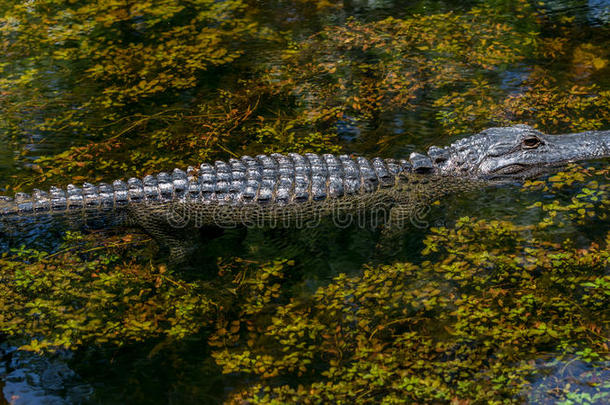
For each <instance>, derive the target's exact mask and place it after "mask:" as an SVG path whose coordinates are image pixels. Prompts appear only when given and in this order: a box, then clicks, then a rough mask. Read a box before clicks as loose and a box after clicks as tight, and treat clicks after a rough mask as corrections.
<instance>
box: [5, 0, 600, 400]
mask: <svg viewBox="0 0 610 405" xmlns="http://www.w3.org/2000/svg"><path fill="white" fill-rule="evenodd" d="M268 3H269V7H276V8H277V9H276V10H275V13H273V14H272V15H271V14H270V15H262V14H261V15H258V16H257V18H258V19H259V20H260V21H262V22H264V23H265V24H270V25H276V26H277V27H283V28H284V29H286V30H288V29H291V30H292V31H291V32H292V35H293V36H294V38H293V40H294V41H295V42H298V41H301V40H308V39H309V38H312V36H314V35H316V33H318V32H319V31H321V30H322V29H323V27H325V26H331V25H339V26H342V25H343V26H346V27H349V24H350V23H351V22H353V21H359V22H361V23H368V22H374V21H378V20H381V19H384V18H387V17H390V16H391V17H394V18H408V17H411V16H413V15H422V16H427V15H434V14H438V13H445V12H449V11H453V12H454V13H456V14H459V13H463V12H465V11H467V10H469V9H470V8H471V7H472V6H473V5H475V4H479V2H476V1H459V2H458V1H456V2H451V1H418V2H411V1H404V2H401V1H389V0H388V1H385V0H381V1H358V0H353V1H345V2H344V3H343V7H342V11H340V12H336V11H328V13H327V15H325V14H324V13H318V14H317V16H316V18H308V17H306V16H302V15H299V14H298V13H299V10H294V9H290V8H286V9H284V4H283V3H282V2H268ZM271 3H273V4H275V6H273V4H271ZM276 3H277V4H276ZM497 3H498V7H502V6H503V5H504V3H506V2H500V1H498V2H497ZM534 8H535V9H536V10H537V12H540V13H543V15H544V16H545V17H544V19H540V20H532V21H530V23H531V24H532V27H531V29H532V30H537V31H538V32H540V33H542V34H543V35H544V36H546V37H548V38H552V37H554V36H556V37H561V38H562V40H563V41H564V46H566V47H569V48H570V49H573V50H575V51H572V52H570V53H569V55H567V56H565V57H559V58H556V59H554V60H553V62H552V63H551V64H549V62H548V60H549V59H548V58H547V59H545V58H543V57H542V56H540V55H535V54H529V55H526V57H524V58H523V59H521V60H519V61H517V62H507V63H498V64H497V65H496V67H495V68H494V69H491V70H490V71H486V72H480V71H468V72H465V73H464V76H463V80H465V81H466V79H473V78H476V79H477V80H480V82H481V83H483V82H485V83H486V84H484V85H483V84H481V86H489V88H490V89H491V90H490V93H491V94H493V98H494V99H497V100H502V99H505V98H507V97H508V96H510V95H518V94H521V93H523V92H525V91H526V90H527V87H528V86H529V85H530V84H526V82H527V79H528V78H529V77H531V76H532V75H534V74H535V70H536V69H539V67H540V66H544V68H545V69H547V70H546V73H545V75H547V76H548V77H550V78H552V79H553V80H554V81H555V82H554V85H555V86H556V87H555V88H556V89H564V90H566V89H570V88H571V87H572V86H573V85H581V86H590V85H593V84H594V85H595V86H597V91H598V92H601V91H604V90H605V91H606V92H610V69H608V67H607V65H608V64H610V53H608V49H610V1H605V0H589V1H567V0H566V1H551V0H547V1H536V2H535V5H534ZM505 10H506V13H507V14H506V16H505V17H506V18H507V19H510V18H511V14H510V12H511V10H510V7H507V8H505ZM524 24H525V23H524ZM295 26H296V27H297V28H295ZM431 30H434V27H431ZM524 31H527V29H526V30H524ZM500 40H501V39H500ZM508 45H509V46H511V44H508ZM243 46H244V47H248V46H251V47H252V49H247V51H248V52H247V54H248V55H249V57H253V56H252V55H256V54H257V51H258V49H259V48H257V47H260V46H261V45H260V43H256V42H252V43H250V44H249V43H245V44H244V45H243ZM265 46H268V45H265ZM579 50H580V51H579ZM588 51H590V53H592V54H594V55H595V56H593V57H590V58H589V59H587V57H588V56H583V57H582V58H583V62H580V64H579V63H576V62H574V60H573V58H575V56H574V55H575V54H579V53H578V52H580V53H582V54H586V52H588ZM261 52H262V49H261ZM596 52H598V53H597V54H596ZM335 56H336V55H335ZM342 57H343V58H352V57H353V58H358V57H359V56H358V55H355V54H353V53H346V54H345V55H343V56H342ZM591 58H592V59H591ZM595 58H598V59H595ZM329 59H332V58H331V57H330V56H329ZM591 61H593V62H591ZM39 63H44V60H41V61H39ZM251 63H253V62H251ZM268 63H269V65H270V66H269V69H270V70H272V69H273V68H278V67H279V68H281V67H282V63H283V61H282V59H281V58H279V57H278V58H277V59H274V58H269V62H268ZM587 63H589V64H592V66H597V67H594V68H590V66H589V65H587ZM575 66H576V67H575ZM217 69H222V67H218V68H217ZM574 69H577V70H578V69H581V70H579V71H577V72H575V71H574ZM49 77H51V75H49ZM49 80H52V79H49ZM224 80H228V79H226V78H225V79H224ZM316 80H319V81H320V82H323V81H324V80H326V79H325V78H324V77H321V76H313V77H312V78H310V79H309V81H310V82H311V83H313V84H314V86H313V87H312V88H315V85H316V84H318V83H317V82H316ZM45 85H46V86H50V87H51V88H53V86H54V84H53V83H46V84H45ZM215 85H219V86H220V83H215V82H213V81H210V83H209V86H210V87H211V88H214V86H215ZM55 89H56V91H58V92H66V91H69V89H67V88H65V87H62V86H60V85H58V86H57V87H55ZM475 90H476V89H475ZM79 91H82V87H81V88H79ZM304 91H307V88H306V89H305V90H304ZM443 91H447V90H446V89H444V88H436V89H431V90H429V92H428V93H425V94H420V95H419V96H418V98H417V99H416V100H415V101H413V103H415V104H416V107H414V108H399V109H390V108H388V112H387V113H385V112H382V113H381V114H379V115H376V116H375V117H373V118H372V119H368V120H363V119H355V118H353V117H351V116H350V115H349V114H344V116H343V117H342V119H341V120H339V121H337V122H336V124H335V126H334V128H333V129H332V130H333V131H335V132H336V133H338V134H339V135H340V136H339V139H340V142H341V145H339V146H340V148H341V149H342V150H344V151H346V152H348V153H354V154H362V155H365V156H376V155H380V156H384V157H404V156H408V155H409V154H410V153H411V152H412V151H415V150H420V151H421V150H426V149H427V148H428V147H429V146H431V145H433V144H436V145H444V144H447V143H449V142H452V141H454V140H455V139H456V137H457V136H461V135H464V134H466V133H468V131H467V130H456V131H455V133H453V132H452V131H451V127H452V126H453V124H451V123H450V124H447V123H446V122H445V123H443V121H442V119H441V118H439V114H440V112H439V111H442V110H445V111H450V110H451V108H453V107H450V106H449V107H440V106H439V103H438V102H437V100H439V98H440V97H442V96H443V95H445V94H442V93H443ZM566 91H567V90H566ZM447 92H448V91H447ZM477 94H478V93H477ZM485 94H487V93H485ZM447 95H448V94H447ZM191 96H193V95H191ZM299 96H300V97H303V94H300V95H299ZM318 96H319V95H312V98H315V97H318ZM183 97H185V98H187V97H189V96H186V95H183ZM193 97H195V96H193ZM295 97H296V96H295ZM477 97H479V96H477V95H475V96H473V98H472V104H473V105H475V104H476V100H477ZM480 97H481V100H482V101H483V103H482V104H483V106H485V103H486V101H485V100H486V99H484V98H483V96H482V95H481V96H480ZM552 102H553V101H549V103H552ZM272 104H273V103H272V102H269V111H275V112H277V113H280V112H282V109H283V108H285V109H286V111H288V110H289V109H290V108H291V107H289V106H282V105H278V106H273V105H272ZM467 104H468V103H465V105H467ZM538 107H540V106H539V105H538ZM536 108H537V107H536V106H532V107H531V111H530V113H531V114H530V115H529V116H525V117H522V118H519V117H513V116H511V117H508V119H509V120H510V121H515V122H519V121H523V122H529V123H531V124H539V126H540V127H541V129H543V130H545V131H548V132H568V131H571V130H572V129H573V128H574V127H572V126H570V125H571V124H570V123H569V122H568V121H569V119H573V118H574V114H577V113H574V111H577V112H578V111H580V110H579V109H578V107H574V108H572V107H567V106H561V105H560V106H558V107H557V111H556V112H555V113H556V114H563V113H564V112H565V111H567V110H569V109H570V108H572V110H570V111H571V112H570V114H572V115H570V118H569V119H565V120H563V121H562V120H561V119H560V122H559V123H557V124H553V121H552V118H551V117H547V116H545V117H543V118H538V117H537V116H536V112H535V110H536ZM540 108H541V107H540ZM564 108H565V110H564ZM604 108H605V109H610V104H605V105H602V106H598V107H592V108H591V107H586V108H585V107H583V108H582V114H583V119H584V120H588V119H591V117H592V115H591V114H593V116H596V115H595V114H596V113H595V112H593V113H592V112H591V110H595V109H604ZM491 113H492V112H491V111H490V114H491ZM1 114H2V113H0V119H2V115H1ZM494 114H495V113H494ZM465 115H468V114H465ZM481 115H483V116H485V113H478V115H477V113H474V112H473V114H472V121H477V120H479V121H480V120H481V119H483V121H484V122H483V123H481V124H480V125H479V126H485V125H486V123H487V122H489V124H490V125H493V124H502V123H503V122H502V120H501V119H491V118H490V119H489V121H486V119H485V118H481ZM568 115H569V114H568ZM606 117H607V116H606ZM504 118H507V117H504ZM36 119H39V117H35V116H31V115H29V114H27V113H24V116H23V121H24V122H26V121H29V120H36ZM597 119H599V121H600V124H599V125H598V126H599V127H601V128H599V129H610V122H608V121H607V118H605V117H601V118H599V117H598V118H597ZM479 121H477V122H479ZM468 122H469V118H463V119H461V118H460V119H458V120H456V121H455V127H456V128H457V126H459V125H462V126H464V127H465V128H471V127H469V126H468V125H469V124H468ZM465 123H466V124H465ZM476 126H477V125H475V124H473V127H476ZM448 128H449V129H448ZM587 129H588V128H587ZM307 130H308V129H303V131H307ZM3 142H4V144H3ZM79 142H80V143H79ZM83 142H84V143H86V142H87V137H86V135H83V134H76V135H75V134H68V133H64V134H62V133H57V134H54V135H53V136H49V135H48V134H45V133H30V139H23V138H21V139H18V140H15V139H11V140H10V141H9V139H8V137H3V136H0V145H1V146H2V147H1V148H0V185H2V184H16V183H19V181H20V179H27V178H28V176H31V175H32V171H31V169H32V164H33V162H34V160H36V159H37V158H38V157H40V156H47V155H53V154H55V153H59V152H61V151H63V150H65V149H66V148H67V147H68V146H71V145H76V144H82V143H83ZM151 148H153V147H152V146H151ZM254 148H256V146H255V147H254ZM110 156H112V154H110ZM227 157H230V156H227ZM122 158H123V155H121V154H118V155H117V160H120V159H122ZM225 158H226V157H225ZM192 163H196V162H192ZM591 165H592V166H593V167H595V168H598V169H603V168H605V167H606V166H607V162H596V163H593V164H591ZM587 166H589V164H588V165H587ZM109 167H110V166H109ZM101 170H104V169H101ZM108 170H109V173H111V174H108V175H107V176H108V177H106V178H105V179H106V180H111V179H112V177H113V176H115V173H116V170H115V168H112V167H110V169H108ZM125 172H126V173H127V174H128V175H131V174H134V170H133V169H132V168H130V167H128V168H126V169H125ZM136 173H137V171H136ZM101 176H102V177H104V176H106V175H105V174H103V175H101ZM16 179H17V180H16ZM598 180H599V182H600V183H601V182H604V181H607V178H606V179H604V178H603V177H601V178H599V179H598ZM0 190H2V189H1V188H0ZM8 191H9V192H11V191H12V190H8ZM581 192H582V190H581V189H579V188H578V186H574V187H572V188H570V187H566V188H565V189H563V190H562V191H561V193H560V194H561V195H560V196H559V197H560V199H561V200H562V201H570V200H571V198H573V197H575V196H576V195H578V194H579V193H581ZM554 198H557V196H556V195H555V194H550V193H549V192H547V191H540V190H535V189H534V190H529V191H523V190H521V189H520V187H519V186H518V185H507V186H501V187H495V188H490V189H485V190H481V191H476V192H469V193H468V194H466V195H458V196H453V197H450V198H448V199H447V200H445V201H442V202H441V204H440V205H439V206H435V207H433V208H432V211H431V212H430V213H429V214H428V215H427V216H426V217H425V218H424V220H425V221H426V223H427V226H426V227H422V228H414V229H412V230H410V231H409V232H408V234H407V235H405V236H404V240H403V242H404V243H403V245H402V248H401V249H402V250H401V251H400V252H398V253H397V254H396V255H395V256H394V257H392V258H391V259H388V260H389V262H391V261H398V262H401V261H402V262H412V263H419V262H422V260H424V259H423V258H422V256H421V253H420V252H421V250H422V248H423V242H422V241H423V238H424V236H425V235H426V233H427V232H428V229H429V227H440V226H448V227H450V226H452V225H453V224H454V223H455V221H456V220H457V219H458V218H460V217H464V216H469V217H473V218H477V219H489V220H492V219H499V220H509V221H513V222H515V223H519V224H526V225H527V224H533V223H536V222H538V221H539V220H541V218H542V216H543V215H542V213H540V212H538V211H532V210H528V209H527V207H529V206H531V205H532V204H534V203H535V202H537V201H543V202H547V201H549V202H550V200H552V199H554ZM53 226H54V225H53V224H50V225H48V226H46V225H41V226H39V227H38V228H30V229H34V230H30V232H31V235H28V236H27V237H25V240H26V241H28V244H29V246H30V247H38V248H45V249H48V250H51V251H52V250H53V249H57V246H58V244H59V238H60V235H61V232H62V230H61V229H59V228H57V229H55V228H53ZM607 232H608V220H607V219H600V220H598V221H595V220H591V221H589V222H587V223H586V224H584V225H579V224H569V225H567V226H566V227H564V228H563V229H561V228H553V230H550V231H549V233H550V234H549V238H550V239H555V240H557V241H562V240H565V239H566V238H570V239H571V240H573V241H575V243H576V245H578V246H581V247H584V246H588V245H589V244H590V243H591V242H597V243H602V242H603V240H604V238H605V236H606V233H607ZM22 236H23V235H22ZM377 237H378V233H377V232H376V231H374V230H367V229H359V228H357V227H353V228H349V229H347V230H337V229H335V228H334V227H333V226H332V224H322V225H321V227H320V228H318V229H315V230H297V231H285V230H283V231H268V232H266V231H249V232H247V234H245V235H244V234H241V233H240V232H239V231H230V232H227V233H226V234H225V235H223V236H222V237H221V238H219V239H216V240H214V241H212V242H210V244H209V245H208V246H206V247H205V248H202V252H201V255H202V259H201V260H199V261H197V263H198V264H195V265H194V267H195V268H193V269H189V271H191V272H193V273H190V274H202V273H206V274H214V269H215V266H216V261H215V258H216V257H232V256H234V255H240V253H242V252H243V251H244V250H248V251H249V253H250V254H252V255H253V256H255V257H257V258H259V259H260V260H261V261H264V260H270V259H273V258H274V257H277V256H278V255H282V256H284V257H290V258H291V259H293V260H294V261H295V263H296V264H295V268H294V271H295V272H296V273H298V274H300V275H302V279H301V280H300V281H299V282H298V283H295V286H294V288H293V290H292V294H294V297H300V296H308V295H311V294H312V293H313V292H315V291H316V289H318V288H319V287H323V286H325V285H328V283H329V282H330V281H331V280H332V279H333V278H334V277H336V276H338V275H339V274H343V273H344V274H348V275H357V274H360V273H361V272H362V268H363V266H364V265H366V264H367V263H371V261H373V262H374V261H375V260H376V259H375V258H374V253H375V245H376V240H377V239H376V238H377ZM2 243H3V245H2V248H3V249H7V248H8V247H9V246H10V247H16V246H17V245H16V243H17V242H15V243H13V242H10V241H9V242H6V241H3V242H2ZM19 243H23V241H21V242H19ZM377 263H378V262H377ZM188 277H190V276H189V275H188V274H187V275H185V278H188ZM606 326H607V325H606ZM207 338H208V336H207V335H205V333H203V332H202V333H201V334H200V335H194V336H190V337H188V338H186V339H184V340H182V341H180V342H178V343H176V348H175V349H173V350H171V352H160V353H159V354H156V355H150V353H151V349H152V348H153V347H154V346H155V345H156V342H151V343H147V342H144V343H140V344H136V345H131V346H128V347H125V348H120V349H115V348H105V349H98V348H91V349H90V350H88V349H85V350H80V351H77V352H75V353H70V352H59V353H56V354H53V355H45V356H39V355H36V354H30V353H27V352H19V351H17V350H16V349H15V346H12V345H11V344H9V343H6V342H5V343H0V391H1V392H2V394H3V398H4V401H5V402H8V403H10V404H38V403H41V404H64V403H65V404H70V403H99V404H115V403H141V404H147V403H170V404H189V403H219V402H222V401H223V400H224V399H225V398H226V397H227V395H230V394H231V393H232V392H233V391H234V390H235V389H237V387H243V386H247V385H248V384H250V383H251V382H250V381H248V379H247V378H243V377H241V376H240V375H238V374H227V375H224V374H222V370H221V368H220V367H219V366H218V365H217V364H216V363H215V361H214V359H213V358H212V357H210V351H211V349H210V348H209V347H208V346H207V343H206V342H207ZM0 339H1V336H0ZM608 341H609V342H610V338H609V339H608ZM0 342H1V340H0ZM558 354H559V353H540V355H539V356H533V359H532V361H533V362H534V363H535V367H536V369H537V370H539V371H538V373H537V374H536V378H534V379H533V381H532V386H531V391H530V392H527V393H525V395H524V396H523V397H522V398H521V399H522V400H524V401H526V402H527V401H529V402H530V403H539V402H545V401H546V402H548V403H552V402H554V397H553V393H552V392H550V391H549V389H548V384H547V383H548V381H551V380H552V381H556V382H555V385H554V386H555V387H561V388H562V389H565V390H567V391H569V390H570V389H573V390H574V389H575V390H578V392H580V393H585V394H586V393H588V392H591V393H593V392H597V391H595V390H594V387H595V385H594V384H591V383H590V381H604V380H605V381H608V380H610V361H608V359H605V360H604V359H601V360H600V362H599V363H598V365H599V367H597V368H593V367H591V365H590V363H587V362H583V361H581V360H580V359H578V358H573V359H565V358H562V359H561V360H556V357H557V355H558ZM592 376H593V377H592ZM570 385H571V386H572V388H570ZM566 386H567V388H566ZM574 387H576V388H574ZM579 398H582V397H579ZM596 398H597V397H596ZM566 401H567V402H564V403H577V402H569V400H566ZM596 401H597V400H596V399H595V398H593V400H591V401H590V402H589V403H595V402H596ZM0 403H2V397H1V396H0ZM600 403H601V402H600Z"/></svg>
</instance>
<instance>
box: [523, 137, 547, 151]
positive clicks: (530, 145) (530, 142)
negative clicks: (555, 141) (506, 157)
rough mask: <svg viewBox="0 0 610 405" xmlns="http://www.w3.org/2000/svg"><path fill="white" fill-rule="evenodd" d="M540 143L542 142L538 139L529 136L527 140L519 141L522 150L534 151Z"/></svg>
mask: <svg viewBox="0 0 610 405" xmlns="http://www.w3.org/2000/svg"><path fill="white" fill-rule="evenodd" d="M541 143H542V141H541V140H540V139H538V138H536V137H535V136H530V137H528V138H524V139H523V141H521V145H523V149H535V148H537V147H538V146H540V144H541Z"/></svg>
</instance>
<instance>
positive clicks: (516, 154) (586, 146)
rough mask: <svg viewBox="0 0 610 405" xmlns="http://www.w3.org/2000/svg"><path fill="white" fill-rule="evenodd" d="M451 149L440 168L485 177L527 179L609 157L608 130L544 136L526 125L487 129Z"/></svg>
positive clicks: (609, 134) (609, 142) (609, 140)
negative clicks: (443, 165) (574, 164)
mask: <svg viewBox="0 0 610 405" xmlns="http://www.w3.org/2000/svg"><path fill="white" fill-rule="evenodd" d="M450 149H451V151H452V156H451V158H450V159H448V161H447V163H446V164H445V167H441V170H442V171H445V172H453V173H456V172H458V170H460V172H461V173H462V174H461V175H468V174H470V175H471V176H476V177H479V178H481V179H486V180H503V179H504V180H510V179H527V178H532V177H535V176H539V175H541V174H545V173H550V172H553V171H556V170H557V168H558V167H561V166H564V165H566V164H568V163H570V162H577V161H583V160H593V159H601V158H607V157H610V131H588V132H581V133H574V134H565V135H545V134H543V133H541V132H540V131H537V130H535V129H533V128H531V127H529V126H526V125H517V126H514V127H509V128H490V129H488V130H486V131H483V132H481V133H480V134H477V135H475V136H472V137H470V138H466V139H464V140H462V141H458V142H457V143H456V144H454V145H452V146H451V148H450Z"/></svg>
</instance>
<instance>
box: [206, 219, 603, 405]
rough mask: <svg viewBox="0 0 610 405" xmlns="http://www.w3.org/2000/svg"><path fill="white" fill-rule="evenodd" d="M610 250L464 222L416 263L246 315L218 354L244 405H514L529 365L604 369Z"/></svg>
mask: <svg viewBox="0 0 610 405" xmlns="http://www.w3.org/2000/svg"><path fill="white" fill-rule="evenodd" d="M609 242H610V234H608V236H607V238H606V241H605V242H604V244H603V245H602V246H598V245H596V244H592V245H590V246H589V247H588V248H586V249H575V248H573V247H571V246H570V242H565V243H564V244H555V243H550V242H544V241H542V240H537V239H532V238H531V236H530V235H528V232H527V231H526V230H525V229H523V228H519V227H517V226H515V225H513V224H511V223H507V222H500V221H490V222H488V221H472V220H471V219H469V218H464V219H462V220H461V221H459V222H458V223H457V224H456V226H455V228H453V229H432V230H431V232H430V234H429V235H428V236H427V237H426V239H425V241H424V243H425V245H426V248H425V249H424V251H423V252H422V253H423V254H424V258H425V261H424V262H422V263H421V264H412V263H395V264H392V265H382V266H376V267H367V268H365V269H364V272H363V274H362V275H360V276H355V277H348V276H346V275H340V276H338V277H336V278H335V279H334V280H333V281H332V282H331V283H330V284H329V285H328V286H326V287H323V288H320V289H318V291H316V292H315V294H313V295H312V296H310V297H306V298H303V299H299V298H295V299H291V300H290V302H289V303H287V304H285V305H280V306H275V307H268V308H265V307H262V308H261V310H259V311H256V312H252V311H245V312H242V313H241V314H240V317H239V318H238V319H239V321H238V323H236V324H235V325H240V324H241V325H244V324H245V325H247V326H248V328H247V331H243V328H240V327H239V326H235V327H234V328H232V329H231V330H226V329H224V328H223V329H222V330H221V331H220V333H219V332H217V333H216V334H215V335H213V337H212V338H211V339H212V342H214V343H216V342H218V341H220V340H221V339H222V341H223V342H225V347H224V348H223V349H221V350H217V351H216V352H214V354H213V356H214V357H215V358H216V361H217V362H218V363H219V364H220V365H222V366H223V371H224V372H225V373H243V374H247V375H249V376H250V378H251V379H252V378H253V379H254V381H256V383H252V384H251V385H250V386H248V387H245V388H244V389H243V391H241V392H236V393H234V394H233V395H232V396H231V401H232V402H236V403H239V402H240V401H243V400H246V401H252V402H253V403H285V402H304V403H317V402H320V401H321V402H352V401H358V402H361V403H363V402H366V403H403V402H405V401H407V402H408V401H418V402H434V401H450V400H453V401H458V400H459V401H466V400H472V401H485V402H488V401H492V402H494V401H501V400H503V399H504V400H506V399H508V398H515V399H516V398H519V396H520V395H522V393H523V392H524V390H526V389H527V388H528V386H529V381H530V378H531V376H532V375H533V374H534V373H535V372H536V366H535V362H533V361H534V360H537V359H540V358H544V357H547V356H548V358H560V359H561V358H564V359H568V358H571V357H573V356H575V357H577V358H579V359H580V360H582V361H584V362H586V363H588V364H590V365H591V366H595V365H596V364H597V363H598V362H601V363H600V364H601V365H603V364H604V361H605V362H606V363H605V364H606V365H607V360H608V359H609V357H608V356H609V351H608V346H607V336H608V333H609V332H610V330H609V329H608V327H609V321H610V320H609V319H608V317H607V315H608V313H607V308H608V305H609V304H610V279H609V278H608V274H607V271H608V268H609V266H610V250H609V248H610V246H609V245H608V243H609ZM585 348H586V349H585ZM583 350H586V352H585V351H583ZM286 381H291V383H288V384H287V383H286ZM606 395H607V392H606Z"/></svg>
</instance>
